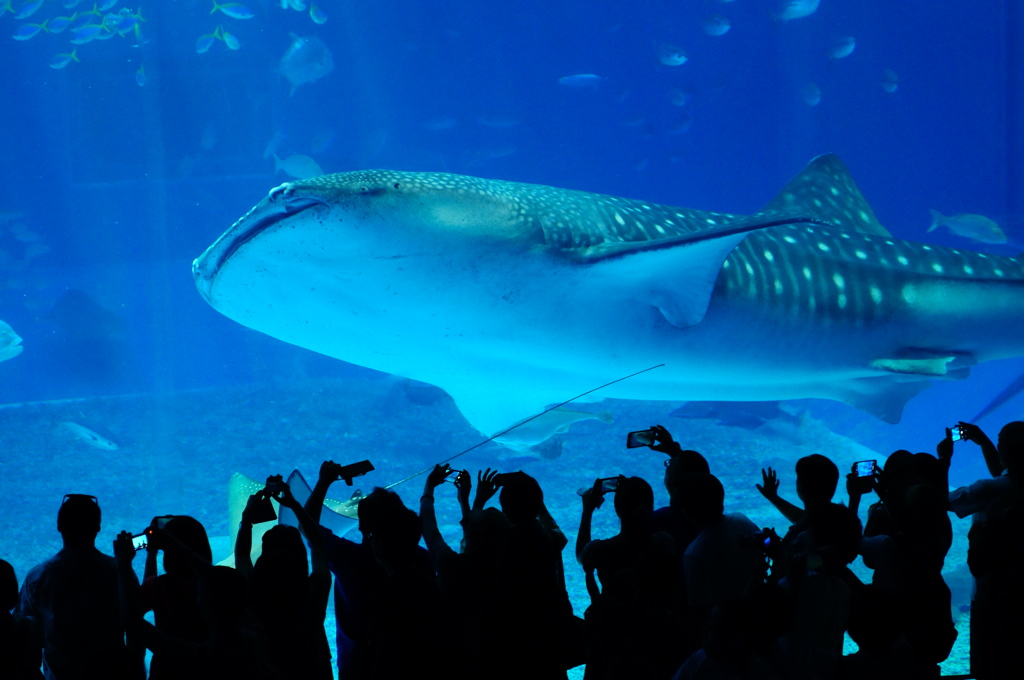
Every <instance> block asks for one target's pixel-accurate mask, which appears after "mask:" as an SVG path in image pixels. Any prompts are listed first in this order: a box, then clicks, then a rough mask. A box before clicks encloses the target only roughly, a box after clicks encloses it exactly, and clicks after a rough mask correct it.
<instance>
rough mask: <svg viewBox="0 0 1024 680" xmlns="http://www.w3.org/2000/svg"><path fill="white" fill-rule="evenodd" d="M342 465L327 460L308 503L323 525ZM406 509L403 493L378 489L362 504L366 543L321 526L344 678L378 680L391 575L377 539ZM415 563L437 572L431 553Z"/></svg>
mask: <svg viewBox="0 0 1024 680" xmlns="http://www.w3.org/2000/svg"><path fill="white" fill-rule="evenodd" d="M341 467H342V466H341V465H339V464H337V463H335V462H333V461H324V463H323V464H322V465H321V466H320V474H319V476H318V478H317V483H316V485H315V486H314V487H313V490H312V492H311V494H310V496H309V498H308V499H307V500H306V505H305V509H306V513H307V514H308V515H309V517H310V519H311V520H312V521H314V522H319V521H320V515H321V513H322V510H323V502H324V499H325V498H326V497H327V490H328V489H329V488H330V486H331V484H333V483H334V482H336V481H338V480H339V479H340V477H339V472H340V470H341ZM405 509H406V507H405V504H404V503H402V499H401V498H399V496H398V494H396V493H395V492H393V491H388V490H386V489H380V488H378V489H374V490H373V491H372V492H371V493H369V494H368V495H367V496H365V497H364V498H363V499H362V500H361V501H359V531H360V533H361V534H362V542H360V543H356V542H354V541H350V540H349V539H347V538H344V537H341V536H335V535H334V534H333V533H332V532H331V531H330V530H329V529H327V528H325V527H322V526H321V527H320V531H321V533H322V534H323V536H324V540H325V542H326V547H327V559H328V565H329V567H330V570H331V572H332V573H333V574H334V577H335V579H334V614H335V621H336V624H337V642H338V677H339V680H372V679H373V659H374V641H373V620H374V618H373V617H374V616H375V615H376V614H375V612H374V608H375V607H376V602H375V599H374V598H375V596H376V595H377V594H378V593H380V592H381V588H382V584H383V583H384V581H385V579H386V577H387V572H386V570H385V569H384V567H383V566H381V565H380V564H379V563H378V561H377V559H376V557H375V556H374V554H373V547H372V541H371V536H372V535H373V533H374V532H375V531H378V530H379V529H380V528H381V527H383V526H387V525H388V524H389V523H390V522H391V520H392V518H394V517H396V516H397V515H398V514H399V513H401V511H402V510H405ZM415 559H417V560H418V561H419V562H420V564H421V566H422V567H423V568H424V569H426V570H430V569H431V563H430V555H429V554H428V553H427V551H426V550H425V549H423V548H421V547H418V548H417V550H416V558H415Z"/></svg>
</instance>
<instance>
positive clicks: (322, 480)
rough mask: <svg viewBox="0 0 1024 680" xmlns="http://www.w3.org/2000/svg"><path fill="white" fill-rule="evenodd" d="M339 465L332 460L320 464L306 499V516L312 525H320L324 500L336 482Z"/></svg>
mask: <svg viewBox="0 0 1024 680" xmlns="http://www.w3.org/2000/svg"><path fill="white" fill-rule="evenodd" d="M340 470H341V465H339V464H337V463H335V462H334V461H333V460H325V461H324V462H323V463H321V464H320V474H319V475H318V476H317V478H316V485H315V486H314V487H313V490H312V491H311V492H310V494H309V498H307V499H306V506H305V509H306V514H307V515H309V518H310V520H312V521H313V523H314V524H319V523H320V515H321V514H322V513H323V509H324V499H326V498H327V489H329V488H330V486H331V484H333V483H334V482H336V481H338V473H339V472H340Z"/></svg>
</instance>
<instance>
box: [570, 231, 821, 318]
mask: <svg viewBox="0 0 1024 680" xmlns="http://www.w3.org/2000/svg"><path fill="white" fill-rule="evenodd" d="M807 223H811V224H823V223H822V222H821V221H820V220H817V219H815V218H812V217H808V216H807V215H795V214H792V213H790V214H776V215H764V214H758V215H752V216H749V217H741V218H737V219H734V220H730V221H729V222H726V223H725V224H720V225H717V226H715V227H709V228H707V229H702V230H701V231H697V232H693V233H689V234H682V235H679V236H671V237H667V238H662V239H652V240H647V241H630V242H614V243H603V244H601V245H599V246H593V247H590V248H584V249H580V250H578V251H572V252H570V253H568V255H569V256H570V257H572V258H574V259H577V260H579V261H581V262H583V263H586V264H590V265H592V266H593V268H594V274H595V276H597V275H600V276H606V277H608V280H609V281H615V282H616V285H617V286H631V287H632V289H633V290H637V291H647V293H646V296H643V295H642V296H641V299H642V300H643V301H645V302H648V303H650V304H651V305H652V306H654V307H655V308H657V309H658V311H659V312H661V315H662V316H663V317H664V318H665V320H666V321H668V322H669V323H670V324H672V325H673V326H675V327H677V328H688V327H690V326H693V325H695V324H698V323H700V322H701V321H702V320H703V319H704V315H705V314H706V313H707V309H708V304H709V303H710V301H711V294H712V293H713V292H714V289H715V282H716V281H717V280H718V274H719V272H720V271H721V269H722V264H723V263H724V262H725V259H726V258H727V257H728V256H729V253H731V252H732V250H733V248H735V247H736V246H737V245H738V244H739V243H740V241H742V240H743V239H744V238H745V237H746V236H747V234H749V233H751V232H753V231H759V230H761V229H770V228H771V227H778V226H783V225H788V224H807ZM828 226H831V225H828Z"/></svg>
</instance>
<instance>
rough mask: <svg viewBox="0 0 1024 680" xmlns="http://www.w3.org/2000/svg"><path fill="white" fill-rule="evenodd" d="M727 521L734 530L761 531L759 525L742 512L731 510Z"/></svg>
mask: <svg viewBox="0 0 1024 680" xmlns="http://www.w3.org/2000/svg"><path fill="white" fill-rule="evenodd" d="M725 521H726V522H727V524H728V526H729V528H730V529H732V530H740V531H759V529H758V527H757V525H756V524H754V522H753V521H752V520H751V519H750V518H749V517H747V516H746V515H744V514H743V513H742V512H730V513H728V514H726V515H725Z"/></svg>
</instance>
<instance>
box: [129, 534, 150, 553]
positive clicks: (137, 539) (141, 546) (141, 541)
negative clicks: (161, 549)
mask: <svg viewBox="0 0 1024 680" xmlns="http://www.w3.org/2000/svg"><path fill="white" fill-rule="evenodd" d="M147 545H149V535H148V534H146V532H145V531H143V532H142V533H141V534H135V535H134V536H132V547H133V548H135V552H138V551H140V550H145V549H146V546H147Z"/></svg>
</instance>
